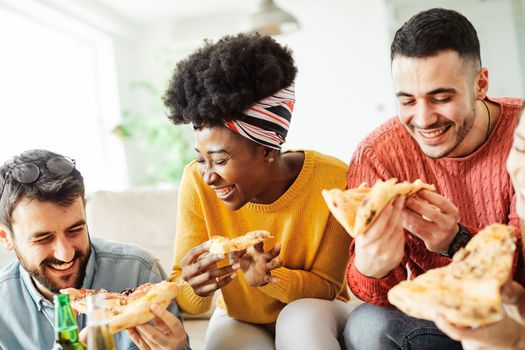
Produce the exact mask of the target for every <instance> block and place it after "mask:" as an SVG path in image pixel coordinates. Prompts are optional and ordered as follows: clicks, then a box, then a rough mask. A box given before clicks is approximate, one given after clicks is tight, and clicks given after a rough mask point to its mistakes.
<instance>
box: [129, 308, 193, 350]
mask: <svg viewBox="0 0 525 350" xmlns="http://www.w3.org/2000/svg"><path fill="white" fill-rule="evenodd" d="M151 312H153V313H154V314H155V318H154V319H153V321H152V324H149V323H145V324H143V325H140V326H136V327H133V328H129V329H128V330H127V331H128V334H129V337H130V338H131V340H133V342H134V343H135V344H137V346H138V347H139V349H141V350H152V349H159V350H164V349H165V350H182V349H184V345H185V344H186V332H185V331H184V327H183V326H182V323H181V322H180V320H179V319H178V318H177V317H175V315H173V314H172V313H171V312H169V311H168V310H165V309H163V308H159V307H158V306H157V305H152V306H151Z"/></svg>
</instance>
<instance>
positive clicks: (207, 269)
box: [180, 242, 240, 297]
mask: <svg viewBox="0 0 525 350" xmlns="http://www.w3.org/2000/svg"><path fill="white" fill-rule="evenodd" d="M208 249H209V242H204V243H202V244H200V245H198V246H197V247H195V248H193V249H192V250H190V251H189V252H188V254H186V256H185V257H184V258H183V259H182V260H181V262H180V266H181V269H182V278H183V279H184V280H185V281H186V282H187V283H188V284H189V285H190V286H191V287H192V288H193V290H194V292H195V294H197V295H199V296H201V297H207V296H210V295H213V293H215V291H216V290H218V289H220V288H222V287H224V286H225V285H227V284H228V283H230V282H231V281H232V280H233V279H234V278H235V277H236V276H237V274H236V271H237V269H239V267H240V265H239V263H233V264H232V265H227V266H224V267H221V268H218V267H217V263H218V262H219V261H221V260H222V259H224V254H210V253H209V252H208Z"/></svg>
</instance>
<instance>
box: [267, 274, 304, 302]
mask: <svg viewBox="0 0 525 350" xmlns="http://www.w3.org/2000/svg"><path fill="white" fill-rule="evenodd" d="M272 276H273V277H277V278H278V279H279V282H277V283H268V284H267V285H265V286H262V287H259V289H260V290H261V291H263V292H264V293H265V294H267V295H269V296H271V297H273V298H275V299H277V300H279V301H280V302H282V303H286V304H288V303H290V302H291V300H288V299H290V295H291V294H295V293H290V292H291V291H292V290H294V289H297V288H302V286H298V285H293V286H292V283H291V279H290V278H289V273H287V271H286V270H285V269H284V268H282V267H281V268H278V269H275V270H272Z"/></svg>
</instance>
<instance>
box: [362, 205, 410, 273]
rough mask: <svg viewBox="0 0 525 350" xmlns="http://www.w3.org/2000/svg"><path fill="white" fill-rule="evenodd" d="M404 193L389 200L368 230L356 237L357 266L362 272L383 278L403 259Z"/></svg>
mask: <svg viewBox="0 0 525 350" xmlns="http://www.w3.org/2000/svg"><path fill="white" fill-rule="evenodd" d="M404 204H405V197H404V196H400V197H397V198H396V199H395V200H394V201H393V202H391V203H389V204H388V205H387V206H386V207H385V209H384V210H382V212H381V214H379V216H378V217H377V219H376V220H374V222H373V223H372V225H371V226H370V228H369V229H368V230H367V232H366V233H364V234H361V235H358V236H357V237H356V238H355V267H356V268H357V270H358V271H359V272H361V273H362V274H363V275H365V276H368V277H373V278H383V277H385V276H386V275H387V274H388V273H389V272H390V271H391V270H392V269H394V268H395V267H396V266H398V265H399V264H400V263H401V261H402V260H403V256H404V253H405V249H404V247H405V234H404V231H403V220H402V212H403V206H404Z"/></svg>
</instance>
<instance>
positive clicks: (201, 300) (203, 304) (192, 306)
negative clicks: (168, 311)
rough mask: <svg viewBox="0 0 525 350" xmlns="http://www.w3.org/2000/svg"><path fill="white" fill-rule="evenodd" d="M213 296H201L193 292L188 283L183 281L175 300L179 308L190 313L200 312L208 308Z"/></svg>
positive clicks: (196, 313)
mask: <svg viewBox="0 0 525 350" xmlns="http://www.w3.org/2000/svg"><path fill="white" fill-rule="evenodd" d="M212 299H213V296H209V297H201V296H198V295H197V294H195V292H194V291H193V288H191V287H190V285H189V284H187V283H186V282H184V286H183V287H182V288H181V291H180V292H179V294H177V297H176V298H175V300H176V301H177V304H178V305H179V308H180V309H181V310H182V311H183V312H185V313H187V314H190V315H198V314H202V313H204V312H206V311H208V310H209V309H210V306H211V302H212Z"/></svg>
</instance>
